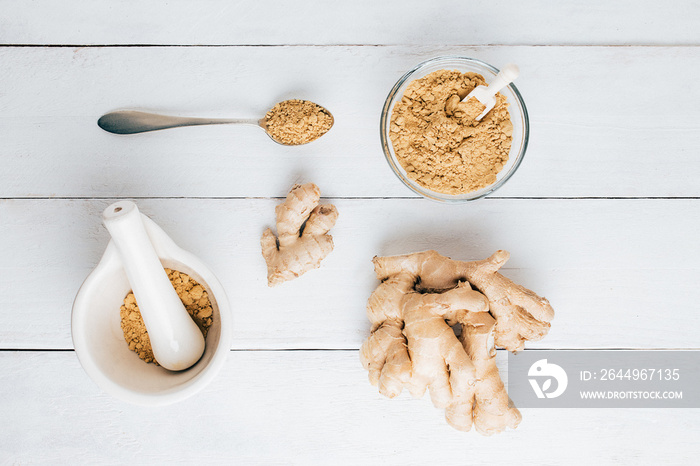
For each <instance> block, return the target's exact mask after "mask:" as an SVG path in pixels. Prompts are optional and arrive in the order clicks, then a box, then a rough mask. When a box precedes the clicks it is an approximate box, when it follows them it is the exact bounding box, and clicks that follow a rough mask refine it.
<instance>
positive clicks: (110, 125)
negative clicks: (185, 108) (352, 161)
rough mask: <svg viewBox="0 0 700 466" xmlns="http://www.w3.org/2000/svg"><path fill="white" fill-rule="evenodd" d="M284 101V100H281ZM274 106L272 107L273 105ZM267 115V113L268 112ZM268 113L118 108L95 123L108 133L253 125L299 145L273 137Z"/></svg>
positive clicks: (332, 120)
mask: <svg viewBox="0 0 700 466" xmlns="http://www.w3.org/2000/svg"><path fill="white" fill-rule="evenodd" d="M282 103H284V102H282ZM313 105H315V106H316V107H318V111H320V112H323V113H325V114H327V115H328V116H329V117H330V119H331V121H330V126H333V123H334V119H333V115H332V114H331V112H329V111H328V110H327V109H325V108H323V107H321V106H320V105H318V104H313ZM273 108H274V107H273ZM268 115H269V113H268ZM268 115H265V117H264V118H261V119H259V120H256V119H254V118H249V119H245V118H234V119H229V118H226V119H225V118H192V117H176V116H169V115H159V114H157V113H148V112H139V111H135V110H120V111H117V112H110V113H107V114H105V115H102V116H101V117H100V119H99V120H97V124H98V125H99V127H100V128H102V129H103V130H105V131H109V132H110V133H115V134H135V133H144V132H146V131H157V130H161V129H168V128H177V127H180V126H200V125H239V124H240V125H253V126H257V127H259V128H262V129H263V131H265V134H267V135H268V136H269V137H270V139H272V140H273V141H275V142H276V143H278V144H282V145H299V144H291V143H288V142H287V143H286V142H283V141H281V140H278V139H275V137H274V136H273V135H272V134H271V133H270V130H269V128H268ZM329 129H330V127H329V128H328V129H325V130H324V131H323V132H319V134H316V135H314V136H315V137H313V139H310V140H307V141H304V142H303V143H300V144H306V143H307V142H311V141H313V140H315V139H318V138H319V137H321V136H323V135H324V134H325V133H326V132H328V130H329Z"/></svg>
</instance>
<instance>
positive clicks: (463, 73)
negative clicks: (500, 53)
mask: <svg viewBox="0 0 700 466" xmlns="http://www.w3.org/2000/svg"><path fill="white" fill-rule="evenodd" d="M497 74H498V70H497V69H496V68H494V67H492V66H490V65H488V64H486V63H484V62H481V61H479V60H475V59H471V58H465V57H438V58H433V59H431V60H428V61H425V62H423V63H421V64H419V65H418V66H416V67H415V68H413V69H412V70H411V71H409V72H408V73H406V74H405V75H404V76H402V77H401V79H399V81H398V82H397V83H396V85H394V87H393V89H392V90H391V92H390V93H389V96H388V97H387V99H386V102H385V103H384V108H383V110H382V116H381V133H380V134H381V141H382V148H383V150H384V155H385V157H386V160H387V162H388V163H389V165H390V166H391V168H392V170H393V171H394V174H396V176H397V177H398V178H399V179H400V180H401V181H402V182H403V183H404V184H405V185H406V186H408V187H409V188H410V189H411V190H413V191H414V192H415V193H417V194H420V195H422V196H424V197H426V198H428V199H433V200H436V201H443V202H464V201H469V200H474V199H479V198H481V197H484V196H486V195H488V194H490V193H492V192H493V191H495V190H496V189H498V188H499V187H500V186H502V185H503V184H504V183H505V182H506V181H507V180H508V179H509V178H510V177H511V176H512V175H513V173H515V171H516V170H517V168H518V166H519V165H520V162H521V161H522V159H523V156H524V154H525V150H526V148H527V142H528V133H529V122H528V116H527V110H526V108H525V103H524V102H523V100H522V97H521V96H520V93H519V92H518V90H517V89H516V87H515V86H514V85H513V84H510V85H509V86H507V87H505V88H504V89H502V90H501V91H500V92H499V93H498V94H497V95H496V97H497V100H496V105H495V106H494V108H493V110H491V111H490V112H488V113H487V114H486V115H485V116H484V117H483V118H482V119H481V120H480V121H476V120H475V119H474V118H473V117H474V115H475V114H478V111H477V112H476V113H475V110H478V109H475V108H472V107H473V106H472V105H471V104H472V103H473V102H461V99H462V98H464V97H465V96H466V95H467V94H468V93H469V92H470V91H471V90H472V89H473V88H474V87H476V86H477V85H483V84H486V83H489V82H491V81H493V79H494V78H495V77H496V75H497Z"/></svg>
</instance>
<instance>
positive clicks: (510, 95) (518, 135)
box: [380, 56, 530, 203]
mask: <svg viewBox="0 0 700 466" xmlns="http://www.w3.org/2000/svg"><path fill="white" fill-rule="evenodd" d="M438 70H456V71H460V72H462V73H465V72H474V73H479V74H481V75H482V76H483V77H484V79H486V82H487V83H489V82H491V81H493V79H494V78H495V77H496V75H497V74H498V69H496V68H494V67H493V66H491V65H489V64H487V63H484V62H482V61H480V60H475V59H473V58H466V57H456V56H446V57H437V58H432V59H430V60H427V61H424V62H423V63H421V64H419V65H418V66H416V67H415V68H413V69H412V70H410V71H409V72H408V73H406V74H404V75H403V76H402V77H401V79H399V80H398V81H397V82H396V84H395V85H394V87H393V88H392V89H391V92H389V95H388V96H387V98H386V101H385V102H384V108H383V109H382V117H381V122H380V135H381V141H382V150H383V151H384V156H385V157H386V161H387V162H388V163H389V166H390V167H391V169H392V170H393V171H394V174H395V175H396V176H397V177H398V178H399V179H400V180H401V181H402V182H403V184H405V185H406V186H408V187H409V188H410V189H411V190H412V191H413V192H415V193H417V194H420V195H421V196H423V197H426V198H428V199H432V200H434V201H441V202H452V203H459V202H466V201H472V200H475V199H479V198H482V197H484V196H487V195H489V194H491V193H492V192H494V191H495V190H497V189H498V188H500V187H501V186H503V185H504V184H505V182H506V181H508V179H509V178H510V177H511V176H513V173H515V171H516V170H517V169H518V167H519V166H520V163H521V162H522V160H523V157H524V155H525V150H526V149H527V142H528V137H529V133H530V123H529V120H528V116H527V109H526V108H525V102H523V98H522V97H521V96H520V92H518V89H517V88H516V87H515V86H514V85H513V84H510V85H508V86H506V87H505V88H503V89H502V90H501V91H500V93H501V94H503V95H504V96H505V97H506V99H507V101H508V103H509V106H508V111H509V112H510V119H511V122H512V123H513V142H512V145H511V149H510V154H509V156H508V162H507V163H506V165H505V166H504V167H503V169H502V170H501V171H500V172H499V173H498V175H497V176H496V182H495V183H493V184H491V185H489V186H486V187H485V188H482V189H479V190H477V191H472V192H470V193H465V194H456V195H453V194H444V193H438V192H435V191H431V190H430V189H427V188H425V187H423V186H421V185H419V184H418V183H416V182H415V181H413V180H412V179H411V178H409V177H408V175H407V174H406V170H404V168H403V167H402V166H401V163H399V160H398V159H397V157H396V154H395V153H394V147H393V144H392V142H391V139H390V138H389V129H390V125H391V113H392V112H393V111H394V104H395V103H396V102H398V101H400V100H401V98H402V97H403V93H404V91H405V90H406V88H407V87H408V85H409V84H410V83H411V82H413V81H414V80H416V79H420V78H422V77H424V76H427V75H428V74H430V73H432V72H434V71H438Z"/></svg>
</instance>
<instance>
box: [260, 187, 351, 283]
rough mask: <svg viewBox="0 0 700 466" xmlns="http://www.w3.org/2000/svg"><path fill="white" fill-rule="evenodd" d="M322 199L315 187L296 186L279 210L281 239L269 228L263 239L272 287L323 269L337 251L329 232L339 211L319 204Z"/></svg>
mask: <svg viewBox="0 0 700 466" xmlns="http://www.w3.org/2000/svg"><path fill="white" fill-rule="evenodd" d="M320 198H321V191H320V190H319V189H318V186H316V185H315V184H313V183H307V184H304V185H294V186H293V187H292V189H291V191H290V192H289V194H288V195H287V199H286V200H285V201H284V202H283V203H282V204H279V205H278V206H277V207H276V208H275V213H276V215H277V237H275V235H274V233H273V232H272V230H271V229H270V228H268V229H267V230H265V232H264V233H263V235H262V238H261V239H260V245H261V246H262V255H263V257H264V258H265V263H266V264H267V284H268V286H275V285H278V284H280V283H282V282H285V281H287V280H293V279H294V278H297V277H299V276H300V275H302V274H304V273H306V272H308V271H309V270H311V269H314V268H318V267H320V265H321V261H322V260H323V259H324V258H325V257H326V256H327V255H328V254H329V253H330V252H331V251H332V250H333V238H332V237H331V235H329V234H328V231H329V230H330V229H331V228H332V227H333V225H335V221H336V219H337V218H338V210H337V209H336V208H335V206H334V205H331V204H322V205H319V200H320Z"/></svg>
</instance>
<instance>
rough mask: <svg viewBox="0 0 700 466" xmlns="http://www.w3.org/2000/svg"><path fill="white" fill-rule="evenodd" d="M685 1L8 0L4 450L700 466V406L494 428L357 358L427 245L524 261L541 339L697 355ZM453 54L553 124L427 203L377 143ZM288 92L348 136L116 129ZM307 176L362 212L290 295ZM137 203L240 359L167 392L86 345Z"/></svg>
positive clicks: (689, 3)
mask: <svg viewBox="0 0 700 466" xmlns="http://www.w3.org/2000/svg"><path fill="white" fill-rule="evenodd" d="M278 3H279V4H278ZM673 3H674V6H671V5H669V4H666V3H663V2H651V1H647V2H637V1H622V2H609V1H606V0H591V1H588V2H577V3H573V2H544V1H535V2H519V1H517V0H503V1H492V2H457V1H454V2H449V1H446V2H421V1H412V0H411V1H408V0H401V1H398V0H396V1H385V2H376V1H361V2H344V3H338V2H324V1H321V0H313V1H289V2H270V1H261V0H257V1H241V2H230V1H225V0H209V1H198V2H193V1H182V0H169V1H152V2H133V3H132V2H127V1H112V2H107V1H92V2H78V1H66V2H51V1H49V0H37V1H34V2H22V1H13V0H0V44H2V45H1V46H0V167H1V168H0V198H1V199H0V374H2V375H1V376H0V426H1V427H0V429H1V431H0V463H2V464H14V463H18V464H41V463H46V464H61V463H89V464H94V463H139V464H140V463H170V462H173V461H182V462H185V463H192V464H198V463H222V464H471V463H482V464H575V463H580V464H609V463H621V464H692V463H693V462H694V461H696V458H697V456H698V455H699V454H700V443H699V442H698V433H699V432H700V410H697V409H694V410H686V409H684V410H680V409H676V410H673V409H669V410H652V409H600V410H594V409H568V410H555V409H539V410H535V409H529V410H528V409H523V417H524V419H523V422H522V424H521V425H520V427H519V428H518V429H517V430H514V431H508V432H506V433H504V434H501V435H498V436H494V437H490V438H486V437H482V436H479V435H478V434H476V433H474V432H472V433H469V434H465V433H460V432H457V431H455V430H453V429H452V428H450V427H448V426H447V425H446V423H445V421H444V419H443V416H442V413H441V412H440V411H439V410H436V409H435V408H433V407H432V405H431V403H430V401H429V400H428V399H427V397H426V399H422V400H413V399H411V398H410V397H409V396H408V395H402V396H401V397H399V399H396V400H388V399H385V398H383V397H382V396H380V395H379V394H378V393H377V391H376V388H374V387H372V386H370V384H369V383H368V381H367V376H366V373H365V371H364V370H363V369H362V367H361V366H360V363H359V360H358V354H357V349H358V348H359V346H360V344H361V342H362V341H363V339H364V338H365V337H366V336H367V334H368V332H369V324H368V322H367V320H366V317H365V303H366V299H367V297H368V296H369V293H370V292H371V290H372V289H373V288H374V287H375V286H376V281H375V279H374V276H373V270H372V265H371V262H370V261H371V258H372V257H373V256H374V255H377V254H379V255H387V254H397V253H407V252H413V251H417V250H423V249H428V248H435V249H438V250H439V251H440V252H442V253H443V254H446V255H450V256H452V257H454V258H460V259H472V258H483V257H486V256H488V255H489V254H491V253H492V252H493V251H495V250H496V249H499V248H502V249H507V250H509V251H510V252H511V254H512V259H511V261H510V262H509V263H508V265H507V267H508V268H507V270H505V274H507V275H508V276H510V277H511V278H513V279H514V280H516V281H518V282H520V283H523V284H524V285H526V286H527V287H529V288H531V289H533V290H536V291H537V292H538V293H540V294H543V295H545V296H547V297H548V298H549V299H550V301H551V302H552V304H553V306H554V308H555V310H556V311H557V315H556V319H555V321H554V322H553V327H552V330H551V332H550V334H549V335H548V337H547V338H546V339H544V340H542V341H540V342H537V343H531V344H528V347H529V348H550V349H563V348H573V349H582V350H583V349H587V348H693V349H698V348H700V332H699V331H698V330H699V329H700V305H699V304H698V299H697V296H696V293H697V288H698V282H700V265H698V264H699V261H698V259H700V242H699V241H698V232H699V231H700V215H699V214H700V182H698V180H699V179H700V153H699V150H698V148H699V147H700V105H699V104H700V86H698V85H697V84H696V81H697V76H698V74H699V73H700V49H699V48H698V47H699V46H700V28H698V24H700V6H699V5H698V3H697V2H696V1H693V0H686V1H677V2H673ZM446 54H458V55H464V56H470V57H475V58H479V59H482V60H484V61H486V62H489V63H492V64H494V65H495V66H502V65H503V64H505V63H507V62H511V61H512V62H515V63H518V64H519V65H520V68H521V77H520V78H519V79H518V81H517V86H518V88H519V89H520V91H521V93H522V95H523V97H524V100H525V102H526V104H527V106H528V110H529V112H530V119H531V120H530V121H531V128H532V131H531V143H530V146H529V150H528V152H527V154H526V156H525V160H524V163H523V165H522V166H521V168H520V170H519V171H518V173H516V175H515V176H514V177H513V178H512V179H511V180H510V181H509V182H508V184H507V185H506V186H505V187H503V188H502V189H501V190H499V191H498V192H497V193H495V195H494V196H491V197H490V198H486V199H484V200H480V201H477V202H475V203H470V204H467V205H462V206H444V205H438V204H436V203H433V202H429V201H427V200H423V199H419V198H416V197H415V196H413V195H412V193H411V192H410V191H408V190H407V189H406V188H405V187H404V186H403V185H401V184H400V182H399V181H398V180H397V179H396V178H395V177H394V176H393V174H392V173H391V172H390V170H389V168H388V166H387V164H386V162H385V161H384V159H383V156H382V153H381V149H380V145H379V112H380V109H381V106H382V104H383V101H384V98H385V97H386V94H387V93H388V91H389V89H390V88H391V86H392V85H393V84H394V82H395V81H396V80H397V79H398V78H399V77H400V76H401V75H402V74H403V73H404V72H405V71H407V70H408V69H409V68H411V67H412V66H414V65H415V64H417V63H418V62H420V61H422V60H424V59H427V58H430V57H434V56H438V55H446ZM285 98H305V99H310V100H313V101H315V102H319V103H321V104H323V105H324V106H326V107H327V108H328V109H330V110H331V111H332V112H333V114H334V115H335V117H336V125H335V127H334V128H333V130H332V131H331V132H330V133H329V134H328V135H326V136H324V137H323V138H322V139H320V140H319V141H317V142H316V143H314V144H311V145H308V146H302V147H296V148H285V147H281V146H278V145H276V144H272V143H271V142H270V141H269V140H268V139H267V138H266V137H265V136H264V135H263V134H261V133H260V132H259V131H258V130H256V129H255V128H249V127H200V128H185V129H179V130H171V131H162V132H155V133H150V134H143V135H137V136H130V137H119V136H115V135H111V134H108V133H105V132H103V131H102V130H100V129H99V128H98V127H97V125H96V124H95V123H96V120H97V118H98V117H99V116H100V115H101V114H102V113H104V112H106V111H110V110H114V109H118V108H142V109H149V110H154V111H159V112H163V113H173V114H183V115H201V116H240V117H254V116H258V115H262V114H263V112H264V111H265V110H266V109H268V108H269V107H271V106H272V104H274V103H275V102H277V101H280V100H283V99H285ZM305 181H313V182H315V183H317V184H318V185H319V186H320V188H321V190H322V193H323V195H324V197H326V198H328V199H329V200H331V201H332V202H333V203H335V204H336V205H337V207H338V209H339V211H340V218H339V220H338V224H337V226H336V227H335V228H334V229H333V231H332V234H333V236H334V239H335V244H336V249H335V251H334V252H333V253H332V254H331V255H330V256H329V257H328V258H327V259H326V260H325V262H324V264H323V268H322V269H321V270H317V271H313V272H310V273H309V274H307V275H306V276H304V277H303V278H301V279H299V280H297V281H296V282H294V283H293V284H289V286H282V287H279V288H276V289H268V288H267V286H266V280H265V264H264V262H263V260H262V257H261V255H260V250H259V237H260V234H261V232H262V231H263V229H264V228H265V227H266V226H269V225H271V224H272V223H273V221H274V205H275V204H277V203H278V202H279V199H280V198H281V197H283V196H284V195H285V193H286V191H287V190H288V189H289V187H290V186H291V185H292V184H294V183H295V182H305ZM123 198H127V199H134V200H136V202H137V203H138V205H139V206H140V208H141V210H142V211H143V212H144V213H146V214H147V215H149V216H150V217H151V218H153V219H154V220H155V221H156V222H157V223H159V224H160V225H161V226H162V227H163V228H164V229H165V230H166V231H167V232H168V233H169V234H170V235H171V236H172V237H173V238H174V239H175V241H176V242H177V243H178V244H179V245H180V246H182V247H183V248H185V249H187V250H189V251H192V252H193V253H195V254H196V255H198V256H199V257H200V258H201V259H202V260H203V261H205V262H206V263H207V264H209V266H210V267H211V268H212V270H213V271H214V272H215V273H216V274H217V275H218V277H219V279H220V280H221V282H222V283H223V285H224V287H225V288H226V289H227V292H228V294H229V298H230V299H231V302H232V304H233V310H234V329H233V331H234V341H233V347H232V348H231V352H230V355H229V357H228V359H227V362H226V364H225V366H224V368H223V369H222V371H221V373H220V375H219V376H218V377H217V378H216V379H215V380H214V382H212V383H211V384H210V385H209V386H208V387H207V388H206V389H204V390H203V391H202V392H200V393H199V394H197V395H196V396H194V397H192V398H190V399H188V400H186V401H184V402H182V403H179V404H176V405H172V406H169V407H165V408H151V409H148V408H141V407H136V406H132V405H129V404H126V403H123V402H121V401H119V400H116V399H114V398H112V397H110V396H108V395H106V394H105V393H103V392H102V391H101V390H100V389H99V388H98V387H97V386H96V385H95V384H94V383H93V382H92V381H91V380H90V379H89V378H88V376H87V375H86V373H85V372H84V371H83V370H82V368H81V367H80V365H79V363H78V360H77V358H76V355H75V353H74V351H73V346H72V341H71V335H70V310H71V305H72V300H73V298H74V297H75V294H76V292H77V290H78V287H79V286H80V284H81V282H82V280H83V279H84V278H85V277H86V276H87V274H88V273H89V272H90V271H91V270H92V268H93V267H94V266H95V265H96V263H97V261H98V260H99V258H100V255H101V254H102V251H103V249H104V247H105V245H106V244H107V241H108V234H107V232H106V231H105V229H104V228H103V227H102V226H101V223H100V218H99V213H100V212H101V211H102V209H104V207H106V206H107V205H108V204H110V203H112V202H114V200H115V199H123ZM499 361H501V362H505V354H501V353H499ZM501 367H503V365H501Z"/></svg>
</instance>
